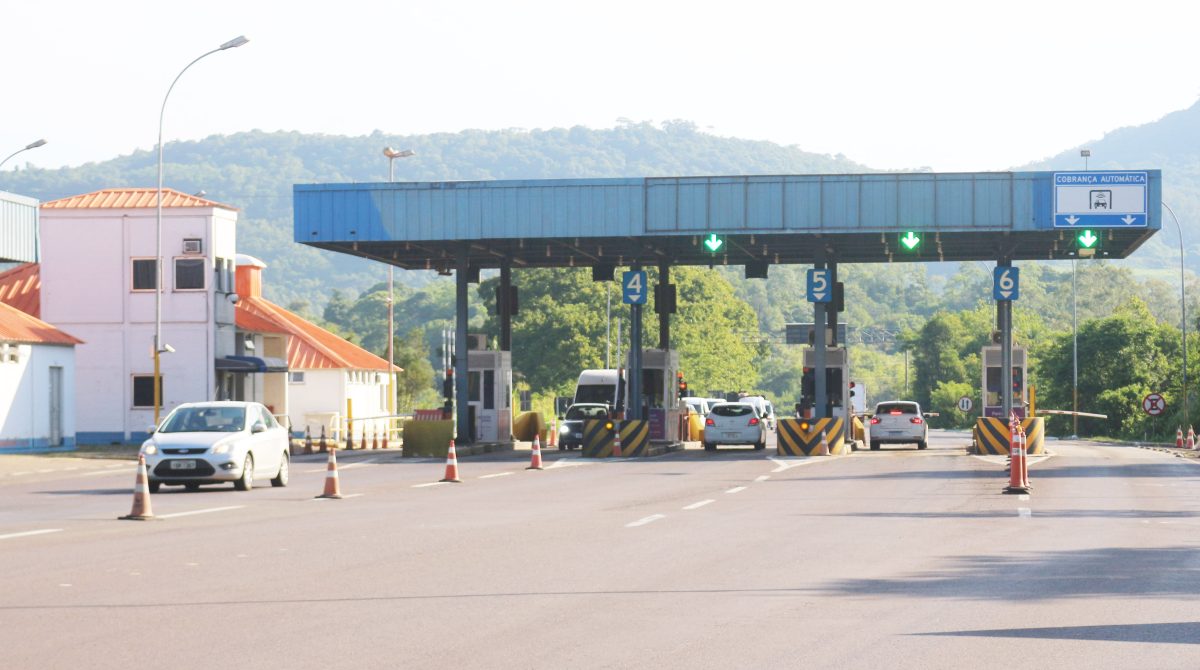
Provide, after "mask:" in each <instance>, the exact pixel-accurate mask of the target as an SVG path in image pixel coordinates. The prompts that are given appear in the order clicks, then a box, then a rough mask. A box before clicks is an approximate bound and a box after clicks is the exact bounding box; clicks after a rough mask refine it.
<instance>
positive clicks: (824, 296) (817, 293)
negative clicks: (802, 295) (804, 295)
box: [808, 269, 833, 302]
mask: <svg viewBox="0 0 1200 670" xmlns="http://www.w3.org/2000/svg"><path fill="white" fill-rule="evenodd" d="M808 301H809V302H832V301H833V286H832V285H831V283H830V281H829V270H818V269H812V270H809V271H808Z"/></svg>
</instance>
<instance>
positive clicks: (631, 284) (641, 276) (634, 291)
mask: <svg viewBox="0 0 1200 670" xmlns="http://www.w3.org/2000/svg"><path fill="white" fill-rule="evenodd" d="M621 299H622V300H623V301H624V302H625V304H626V305H645V304H646V271H645V270H629V271H627V272H625V273H624V274H622V275H621Z"/></svg>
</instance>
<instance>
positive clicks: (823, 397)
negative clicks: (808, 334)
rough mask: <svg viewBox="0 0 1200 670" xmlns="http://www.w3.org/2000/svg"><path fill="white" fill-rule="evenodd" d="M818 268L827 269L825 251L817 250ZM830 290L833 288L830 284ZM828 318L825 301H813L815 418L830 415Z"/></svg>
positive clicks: (816, 265) (815, 264)
mask: <svg viewBox="0 0 1200 670" xmlns="http://www.w3.org/2000/svg"><path fill="white" fill-rule="evenodd" d="M813 267H814V268H815V269H817V270H823V269H825V252H824V250H821V251H818V252H817V261H816V262H815V263H813ZM829 290H831V291H832V290H833V285H832V284H830V286H829ZM827 321H828V319H827V318H826V316H825V303H823V302H814V303H813V395H814V396H815V397H814V398H813V418H814V419H823V418H826V417H827V416H829V403H828V402H827V401H828V397H827V394H828V389H827V388H826V386H827V384H826V383H825V326H826V323H827Z"/></svg>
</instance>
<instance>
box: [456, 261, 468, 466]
mask: <svg viewBox="0 0 1200 670" xmlns="http://www.w3.org/2000/svg"><path fill="white" fill-rule="evenodd" d="M469 273H470V259H469V258H468V256H467V247H466V246H463V247H460V248H459V250H458V255H457V257H456V258H455V259H454V283H455V287H454V288H455V295H454V314H455V320H454V351H455V360H454V404H455V417H456V419H457V421H456V426H457V437H456V439H457V440H458V441H459V442H461V443H464V444H466V443H469V442H470V441H471V438H470V435H471V427H470V417H471V415H470V406H469V405H468V404H467V402H468V401H467V293H468V288H469V287H470V283H469V279H470V277H468V274H469Z"/></svg>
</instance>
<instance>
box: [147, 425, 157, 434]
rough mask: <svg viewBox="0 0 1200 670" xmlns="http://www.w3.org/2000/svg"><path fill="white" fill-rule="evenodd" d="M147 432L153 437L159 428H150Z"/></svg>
mask: <svg viewBox="0 0 1200 670" xmlns="http://www.w3.org/2000/svg"><path fill="white" fill-rule="evenodd" d="M146 432H147V433H150V434H151V435H153V434H154V433H156V432H158V426H150V428H149V429H148V430H147V431H146Z"/></svg>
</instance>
